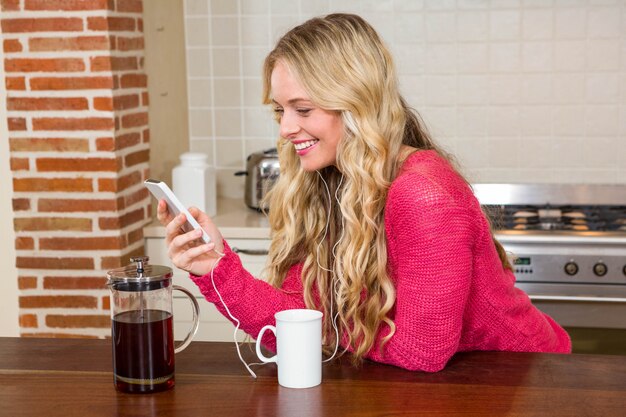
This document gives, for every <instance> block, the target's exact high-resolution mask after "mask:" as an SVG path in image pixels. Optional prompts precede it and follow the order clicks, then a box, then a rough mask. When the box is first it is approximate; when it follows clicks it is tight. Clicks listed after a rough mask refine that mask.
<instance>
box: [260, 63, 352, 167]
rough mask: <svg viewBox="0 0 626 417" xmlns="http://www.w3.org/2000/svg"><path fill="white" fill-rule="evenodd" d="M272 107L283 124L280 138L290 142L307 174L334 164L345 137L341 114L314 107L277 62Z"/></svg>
mask: <svg viewBox="0 0 626 417" xmlns="http://www.w3.org/2000/svg"><path fill="white" fill-rule="evenodd" d="M271 85H272V93H271V94H272V105H273V106H274V111H275V112H276V114H277V116H279V117H278V120H279V123H280V135H281V136H282V137H283V138H285V139H287V140H289V141H290V142H291V144H292V145H293V151H294V152H295V153H297V154H298V156H299V157H300V165H301V166H302V169H304V170H305V171H315V170H319V169H322V168H325V167H327V166H330V165H334V164H335V163H336V160H337V145H338V144H339V141H340V140H341V137H342V135H343V122H342V120H341V116H340V114H339V113H338V112H335V111H328V110H324V109H321V108H319V107H317V106H315V105H314V104H313V103H312V102H311V100H310V98H309V96H308V95H307V93H306V91H305V90H304V88H303V87H302V86H301V85H300V83H299V82H298V80H296V78H295V77H294V76H293V75H292V74H291V71H290V70H289V68H288V67H287V66H286V65H285V64H284V63H282V62H281V61H278V62H277V63H276V65H275V66H274V70H273V71H272V77H271Z"/></svg>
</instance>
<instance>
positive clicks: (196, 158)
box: [180, 152, 208, 167]
mask: <svg viewBox="0 0 626 417" xmlns="http://www.w3.org/2000/svg"><path fill="white" fill-rule="evenodd" d="M207 159H208V155H207V154H204V153H200V152H185V153H183V154H181V155H180V161H181V162H182V164H183V165H185V166H196V167H197V166H204V165H207Z"/></svg>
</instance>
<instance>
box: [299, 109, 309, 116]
mask: <svg viewBox="0 0 626 417" xmlns="http://www.w3.org/2000/svg"><path fill="white" fill-rule="evenodd" d="M311 110H312V109H297V110H296V111H297V112H298V114H299V115H301V116H306V115H308V114H309V113H310V112H311Z"/></svg>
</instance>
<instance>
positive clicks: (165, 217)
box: [157, 200, 174, 226]
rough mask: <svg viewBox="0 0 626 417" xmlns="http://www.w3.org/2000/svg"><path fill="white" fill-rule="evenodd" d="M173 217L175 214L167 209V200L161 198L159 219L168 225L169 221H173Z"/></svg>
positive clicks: (158, 206) (158, 212) (158, 210)
mask: <svg viewBox="0 0 626 417" xmlns="http://www.w3.org/2000/svg"><path fill="white" fill-rule="evenodd" d="M173 218H174V216H172V213H170V212H169V210H168V209H167V204H166V203H165V200H159V202H158V204H157V219H158V220H159V222H160V223H161V224H162V225H163V226H166V225H167V224H168V223H169V222H171V221H172V219H173Z"/></svg>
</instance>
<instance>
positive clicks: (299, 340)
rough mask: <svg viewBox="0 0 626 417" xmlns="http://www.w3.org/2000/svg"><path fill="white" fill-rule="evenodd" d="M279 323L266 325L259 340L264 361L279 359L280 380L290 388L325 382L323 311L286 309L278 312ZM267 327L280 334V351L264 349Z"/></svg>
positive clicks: (278, 349) (258, 351)
mask: <svg viewBox="0 0 626 417" xmlns="http://www.w3.org/2000/svg"><path fill="white" fill-rule="evenodd" d="M274 318H275V319H276V327H274V326H265V327H263V328H262V329H261V331H260V332H259V337H258V338H257V340H256V354H257V356H258V357H259V359H260V360H261V361H263V362H276V365H277V366H278V383H279V384H280V385H282V386H283V387H288V388H309V387H314V386H316V385H319V384H320V383H321V382H322V312H321V311H317V310H307V309H300V310H283V311H279V312H278V313H276V314H275V315H274ZM266 330H271V331H272V332H273V333H274V334H275V335H276V355H274V356H272V357H271V358H267V357H265V356H264V355H263V354H262V353H261V339H262V338H263V333H265V331H266Z"/></svg>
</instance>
